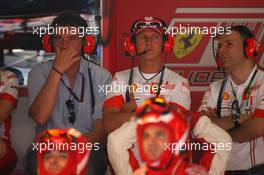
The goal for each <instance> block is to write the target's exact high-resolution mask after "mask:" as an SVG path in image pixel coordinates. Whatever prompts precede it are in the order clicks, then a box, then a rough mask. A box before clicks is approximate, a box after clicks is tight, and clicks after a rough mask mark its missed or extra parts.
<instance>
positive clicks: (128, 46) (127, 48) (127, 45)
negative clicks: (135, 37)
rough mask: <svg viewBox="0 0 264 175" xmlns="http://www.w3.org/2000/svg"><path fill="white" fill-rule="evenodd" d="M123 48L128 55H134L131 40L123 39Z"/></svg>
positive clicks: (134, 51)
mask: <svg viewBox="0 0 264 175" xmlns="http://www.w3.org/2000/svg"><path fill="white" fill-rule="evenodd" d="M124 46H125V51H126V53H127V54H128V55H130V56H135V55H136V49H135V46H134V43H133V41H132V40H131V37H126V38H125V42H124Z"/></svg>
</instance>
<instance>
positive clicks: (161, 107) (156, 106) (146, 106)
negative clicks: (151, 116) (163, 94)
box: [136, 97, 169, 117]
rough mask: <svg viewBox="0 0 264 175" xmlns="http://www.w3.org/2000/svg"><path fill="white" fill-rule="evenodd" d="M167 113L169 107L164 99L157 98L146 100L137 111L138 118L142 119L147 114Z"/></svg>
mask: <svg viewBox="0 0 264 175" xmlns="http://www.w3.org/2000/svg"><path fill="white" fill-rule="evenodd" d="M150 111H152V112H157V113H161V114H164V113H167V112H169V108H168V105H167V104H166V101H165V100H164V99H163V98H160V97H155V98H151V99H148V100H146V101H145V102H144V103H143V104H142V105H141V106H140V107H139V108H138V109H137V111H136V113H137V116H138V117H142V116H143V115H145V114H146V113H147V112H150Z"/></svg>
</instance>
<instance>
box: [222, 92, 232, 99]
mask: <svg viewBox="0 0 264 175" xmlns="http://www.w3.org/2000/svg"><path fill="white" fill-rule="evenodd" d="M230 98H231V96H230V94H229V93H228V92H226V91H225V92H224V94H223V100H229V99H230Z"/></svg>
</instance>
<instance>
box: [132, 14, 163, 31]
mask: <svg viewBox="0 0 264 175" xmlns="http://www.w3.org/2000/svg"><path fill="white" fill-rule="evenodd" d="M147 28H150V29H154V30H156V31H157V32H159V33H161V34H165V32H166V30H167V25H166V22H165V21H163V20H162V19H159V18H156V17H151V16H149V17H145V18H142V19H139V20H137V21H135V22H134V24H133V25H132V26H131V29H130V31H131V33H133V34H136V33H138V32H140V31H142V30H143V29H147Z"/></svg>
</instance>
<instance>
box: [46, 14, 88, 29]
mask: <svg viewBox="0 0 264 175" xmlns="http://www.w3.org/2000/svg"><path fill="white" fill-rule="evenodd" d="M51 26H53V27H56V26H62V27H65V26H73V27H85V28H86V27H87V26H88V25H87V22H86V21H85V20H84V19H83V18H82V17H81V16H80V15H78V14H75V13H72V12H65V13H62V14H60V15H59V16H57V17H56V18H55V19H54V20H53V22H52V23H51Z"/></svg>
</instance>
